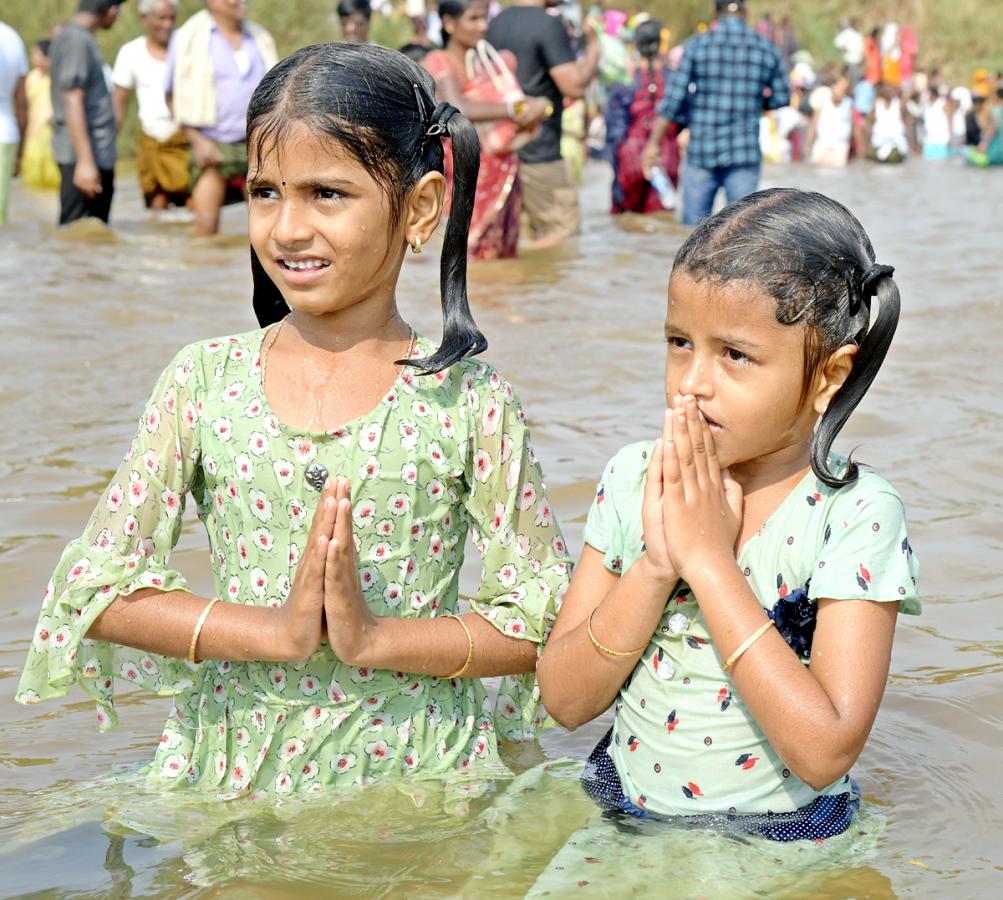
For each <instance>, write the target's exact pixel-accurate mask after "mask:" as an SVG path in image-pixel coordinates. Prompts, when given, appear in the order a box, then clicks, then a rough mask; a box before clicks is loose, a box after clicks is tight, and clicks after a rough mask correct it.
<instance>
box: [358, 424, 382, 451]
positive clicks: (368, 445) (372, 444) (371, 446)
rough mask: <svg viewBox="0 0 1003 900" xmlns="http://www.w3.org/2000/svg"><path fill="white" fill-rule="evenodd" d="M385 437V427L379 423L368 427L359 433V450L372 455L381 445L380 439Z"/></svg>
mask: <svg viewBox="0 0 1003 900" xmlns="http://www.w3.org/2000/svg"><path fill="white" fill-rule="evenodd" d="M382 437H383V426H382V425H380V424H379V423H378V422H372V423H370V424H369V425H366V426H365V428H363V429H362V430H361V431H360V432H359V449H360V450H362V451H363V452H365V453H372V452H373V451H374V450H375V449H376V448H377V447H378V446H379V445H380V438H382Z"/></svg>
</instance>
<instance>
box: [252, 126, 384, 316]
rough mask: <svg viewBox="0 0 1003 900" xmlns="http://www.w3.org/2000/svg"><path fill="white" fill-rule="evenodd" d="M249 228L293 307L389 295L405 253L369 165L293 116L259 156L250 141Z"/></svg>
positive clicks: (322, 308) (317, 308) (340, 305)
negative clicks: (393, 235)
mask: <svg viewBox="0 0 1003 900" xmlns="http://www.w3.org/2000/svg"><path fill="white" fill-rule="evenodd" d="M248 151H249V166H248V182H247V183H248V232H249V236H250V240H251V246H252V247H253V248H254V251H255V253H256V254H257V256H258V259H259V260H260V262H261V265H262V267H263V268H264V270H265V272H267V273H268V276H269V277H270V278H271V279H272V281H273V282H275V284H276V285H277V287H278V289H279V291H280V292H281V293H282V296H283V298H284V299H285V301H286V303H287V304H288V305H289V307H290V308H291V309H294V310H297V311H300V312H305V313H308V314H311V315H326V314H330V313H335V312H339V311H341V310H344V309H347V308H348V307H350V306H354V305H355V304H356V303H359V302H360V301H363V300H366V299H368V298H370V297H375V296H381V297H382V298H383V299H384V300H387V301H392V300H393V294H394V288H395V286H396V283H397V276H398V274H399V272H400V267H401V262H402V260H403V256H404V239H403V236H401V237H400V238H397V239H393V241H392V243H391V235H390V204H389V200H388V198H387V196H386V195H385V193H384V191H383V189H382V188H381V187H380V185H379V184H377V183H376V181H374V180H373V178H372V177H371V176H370V175H369V173H368V172H367V171H366V169H365V168H364V167H363V166H361V165H360V164H359V163H358V162H357V161H356V160H355V159H353V158H352V157H351V156H349V155H348V154H347V153H342V152H339V150H338V147H337V145H336V144H335V143H334V142H333V141H331V140H330V139H326V138H324V137H320V138H318V137H317V136H316V135H314V133H313V132H312V131H310V129H308V128H307V127H306V126H305V125H303V124H302V123H299V122H297V123H295V124H294V125H292V126H291V127H290V128H289V129H288V130H287V131H286V133H285V134H284V135H283V136H282V137H281V138H280V139H279V141H278V143H277V144H273V145H269V146H266V148H265V151H266V152H265V155H264V157H263V158H261V159H259V158H258V157H257V153H256V147H255V142H254V140H253V138H252V140H250V141H249V143H248Z"/></svg>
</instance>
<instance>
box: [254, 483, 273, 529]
mask: <svg viewBox="0 0 1003 900" xmlns="http://www.w3.org/2000/svg"><path fill="white" fill-rule="evenodd" d="M248 506H250V508H251V515H253V516H254V517H255V518H256V519H257V520H258V521H259V522H268V521H269V520H270V519H271V518H272V502H271V500H269V499H268V495H267V494H265V493H264V492H263V491H256V490H254V488H251V492H250V495H249V497H248Z"/></svg>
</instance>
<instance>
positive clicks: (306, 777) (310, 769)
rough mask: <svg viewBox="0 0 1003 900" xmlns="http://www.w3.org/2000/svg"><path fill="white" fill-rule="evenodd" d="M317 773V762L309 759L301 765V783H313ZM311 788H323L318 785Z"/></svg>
mask: <svg viewBox="0 0 1003 900" xmlns="http://www.w3.org/2000/svg"><path fill="white" fill-rule="evenodd" d="M318 771H319V767H318V766H317V760H315V759H311V760H308V761H307V762H305V763H303V772H302V776H303V781H313V780H314V779H315V778H316V777H317V772H318ZM313 787H318V788H321V789H323V786H322V785H319V784H317V785H313Z"/></svg>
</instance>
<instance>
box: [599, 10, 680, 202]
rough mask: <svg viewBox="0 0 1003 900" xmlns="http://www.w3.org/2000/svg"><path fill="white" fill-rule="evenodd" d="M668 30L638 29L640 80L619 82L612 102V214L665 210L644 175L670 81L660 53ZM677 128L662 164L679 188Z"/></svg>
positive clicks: (653, 25) (664, 146)
mask: <svg viewBox="0 0 1003 900" xmlns="http://www.w3.org/2000/svg"><path fill="white" fill-rule="evenodd" d="M661 36H662V26H661V24H660V23H659V22H656V21H654V20H653V19H649V20H648V21H647V22H642V23H641V24H640V25H638V26H637V31H636V32H635V34H634V45H635V47H636V48H637V53H638V56H639V57H640V58H639V60H638V63H637V70H636V71H635V73H634V80H633V81H632V82H631V83H630V84H615V85H613V87H611V88H610V92H609V99H608V100H607V103H606V145H607V147H608V148H609V154H610V162H611V163H612V164H613V189H612V195H613V196H612V204H611V208H610V212H612V213H613V214H614V215H618V214H619V213H625V212H636V213H654V212H661V211H662V210H663V209H664V208H665V207H663V206H662V203H661V201H660V200H659V197H658V193H657V192H656V191H655V189H654V188H653V187H652V185H651V182H649V181H648V179H647V178H645V176H644V170H643V166H642V164H641V157H642V155H643V153H644V148H645V147H646V146H647V143H648V138H649V137H650V136H651V127H652V125H653V124H654V121H655V116H656V115H657V110H658V106H659V104H660V103H661V102H662V97H663V95H664V94H665V86H666V82H667V81H668V77H669V70H668V68H667V67H666V65H665V62H664V60H663V59H662V56H661V54H660V52H659V46H660V44H661ZM676 132H677V127H676V126H675V125H672V126H671V127H670V128H669V129H668V130H667V131H666V132H665V137H663V138H662V143H661V146H660V148H659V159H658V165H659V166H660V167H661V169H662V171H663V172H664V173H665V174H666V175H667V176H668V178H669V180H670V181H671V182H672V186H673V187H675V186H676V185H677V184H678V181H679V145H678V143H677V142H676Z"/></svg>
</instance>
